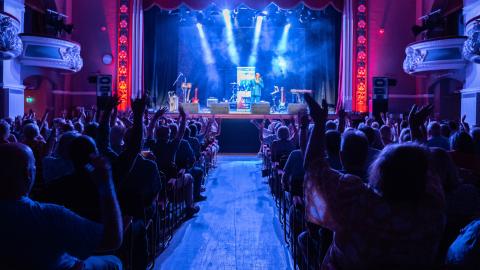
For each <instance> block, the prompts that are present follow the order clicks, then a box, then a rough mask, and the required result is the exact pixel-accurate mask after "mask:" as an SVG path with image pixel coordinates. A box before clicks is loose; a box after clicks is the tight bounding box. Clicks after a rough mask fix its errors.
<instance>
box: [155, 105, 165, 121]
mask: <svg viewBox="0 0 480 270" xmlns="http://www.w3.org/2000/svg"><path fill="white" fill-rule="evenodd" d="M167 111H168V108H167V107H166V106H164V107H162V108H160V109H158V110H157V112H155V115H154V116H153V118H154V119H159V118H160V117H162V116H163V115H164V114H165V113H166V112H167Z"/></svg>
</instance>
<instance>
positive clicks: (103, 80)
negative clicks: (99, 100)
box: [97, 74, 112, 97]
mask: <svg viewBox="0 0 480 270" xmlns="http://www.w3.org/2000/svg"><path fill="white" fill-rule="evenodd" d="M97 96H99V97H109V96H112V75H105V74H101V75H97Z"/></svg>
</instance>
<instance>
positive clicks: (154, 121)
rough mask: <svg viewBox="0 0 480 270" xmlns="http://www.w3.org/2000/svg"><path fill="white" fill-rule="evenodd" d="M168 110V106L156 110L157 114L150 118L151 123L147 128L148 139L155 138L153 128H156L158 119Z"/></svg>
mask: <svg viewBox="0 0 480 270" xmlns="http://www.w3.org/2000/svg"><path fill="white" fill-rule="evenodd" d="M166 111H167V107H163V108H160V109H158V110H157V112H155V115H154V116H153V118H152V119H151V120H150V123H149V124H148V128H147V139H149V140H150V139H153V130H154V129H155V125H156V124H157V122H158V120H159V119H160V118H161V117H162V116H163V115H164V114H165V112H166Z"/></svg>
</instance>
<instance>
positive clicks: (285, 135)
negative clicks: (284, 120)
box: [271, 126, 296, 162]
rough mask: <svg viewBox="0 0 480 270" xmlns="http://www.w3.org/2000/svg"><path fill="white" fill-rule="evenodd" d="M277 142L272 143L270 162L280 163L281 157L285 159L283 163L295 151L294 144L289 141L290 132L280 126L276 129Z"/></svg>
mask: <svg viewBox="0 0 480 270" xmlns="http://www.w3.org/2000/svg"><path fill="white" fill-rule="evenodd" d="M277 138H278V139H277V140H275V141H273V142H272V146H271V152H272V162H280V160H281V159H282V157H284V158H285V161H286V160H287V158H288V155H290V153H291V152H292V151H293V150H295V148H296V146H295V143H294V142H292V140H290V130H289V129H288V127H286V126H280V127H279V128H278V129H277Z"/></svg>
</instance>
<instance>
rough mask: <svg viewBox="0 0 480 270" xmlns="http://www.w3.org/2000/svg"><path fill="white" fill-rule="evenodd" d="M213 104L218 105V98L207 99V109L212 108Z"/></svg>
mask: <svg viewBox="0 0 480 270" xmlns="http://www.w3.org/2000/svg"><path fill="white" fill-rule="evenodd" d="M213 103H218V98H213V97H209V98H207V108H210V107H212V104H213Z"/></svg>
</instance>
